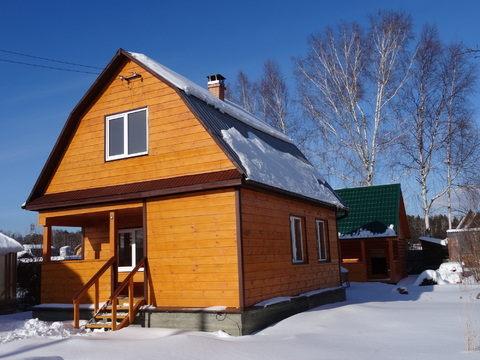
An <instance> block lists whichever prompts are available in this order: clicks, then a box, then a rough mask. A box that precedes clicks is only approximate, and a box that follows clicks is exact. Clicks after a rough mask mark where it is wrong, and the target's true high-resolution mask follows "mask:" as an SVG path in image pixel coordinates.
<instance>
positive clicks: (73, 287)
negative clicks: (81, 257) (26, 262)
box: [41, 260, 111, 304]
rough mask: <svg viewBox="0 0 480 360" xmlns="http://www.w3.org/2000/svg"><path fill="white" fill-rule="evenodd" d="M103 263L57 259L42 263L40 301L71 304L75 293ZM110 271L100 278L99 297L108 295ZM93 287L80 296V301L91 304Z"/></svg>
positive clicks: (100, 261)
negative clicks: (56, 260)
mask: <svg viewBox="0 0 480 360" xmlns="http://www.w3.org/2000/svg"><path fill="white" fill-rule="evenodd" d="M104 264H105V261H103V260H97V261H77V260H75V261H58V262H50V263H44V264H42V280H41V281H42V282H41V303H42V304H49V303H64V304H72V299H73V296H75V294H76V293H77V292H78V291H80V290H81V289H82V287H83V286H84V285H85V284H86V283H87V282H88V281H89V280H90V279H91V277H92V276H93V275H94V274H95V273H96V272H97V271H98V270H99V269H100V268H101V267H102V266H103V265H104ZM110 284H111V283H110V271H107V272H106V273H105V274H104V276H103V277H102V278H101V279H100V299H101V301H105V300H106V299H108V297H109V296H110ZM93 300H94V289H93V287H92V288H91V289H90V291H89V292H88V294H87V295H86V296H84V297H83V298H82V301H81V302H82V303H85V304H93Z"/></svg>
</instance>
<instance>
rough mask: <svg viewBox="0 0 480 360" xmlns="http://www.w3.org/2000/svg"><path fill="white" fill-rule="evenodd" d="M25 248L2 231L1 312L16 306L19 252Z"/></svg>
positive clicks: (0, 257)
mask: <svg viewBox="0 0 480 360" xmlns="http://www.w3.org/2000/svg"><path fill="white" fill-rule="evenodd" d="M22 250H23V247H22V245H20V243H19V242H18V241H16V240H15V239H12V238H11V237H9V236H7V235H4V234H2V233H0V269H1V271H0V314H5V313H9V312H12V311H14V310H15V307H16V289H17V252H20V251H22Z"/></svg>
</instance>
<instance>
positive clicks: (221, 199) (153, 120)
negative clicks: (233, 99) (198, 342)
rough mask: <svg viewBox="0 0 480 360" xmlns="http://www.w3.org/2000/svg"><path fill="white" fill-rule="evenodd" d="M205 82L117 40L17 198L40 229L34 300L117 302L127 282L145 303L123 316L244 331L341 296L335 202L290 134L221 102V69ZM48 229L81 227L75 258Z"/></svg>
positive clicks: (150, 323) (168, 324)
mask: <svg viewBox="0 0 480 360" xmlns="http://www.w3.org/2000/svg"><path fill="white" fill-rule="evenodd" d="M208 87H209V88H210V92H209V91H208V90H206V89H203V88H202V87H200V86H198V85H196V84H194V83H192V82H191V81H190V80H188V79H186V78H184V77H182V76H181V75H178V74H177V73H175V72H173V71H172V70H170V69H168V68H166V67H164V66H162V65H161V64H159V63H157V62H155V61H154V60H152V59H150V58H148V57H146V56H145V55H142V54H137V53H131V52H127V51H124V50H119V51H118V52H117V54H116V55H115V57H114V58H113V59H112V61H111V62H110V64H109V65H108V66H107V67H106V68H105V70H104V71H103V72H102V74H101V75H100V76H99V78H98V79H97V80H96V82H95V83H94V84H93V85H92V87H91V88H90V89H89V90H88V92H87V93H86V94H85V95H84V97H83V98H82V100H81V101H80V102H79V104H78V105H77V106H76V107H75V108H74V109H73V111H72V113H71V115H70V117H69V118H68V120H67V122H66V124H65V127H64V129H63V131H62V133H61V134H60V137H59V139H58V141H57V143H56V144H55V147H54V149H53V151H52V153H51V155H50V157H49V158H48V160H47V163H46V164H45V167H44V168H43V170H42V172H41V174H40V176H39V178H38V180H37V182H36V184H35V186H34V188H33V190H32V192H31V194H30V196H29V198H28V200H27V201H26V205H25V208H26V209H28V210H33V211H38V212H39V225H41V226H43V227H44V238H43V239H44V240H43V241H44V243H43V249H44V250H43V251H44V254H43V258H44V263H43V265H42V295H41V298H42V299H41V302H42V304H44V305H46V304H48V303H71V302H72V298H75V300H74V301H75V304H76V305H75V306H76V308H77V307H78V305H77V304H78V303H79V301H81V302H82V303H95V304H96V303H97V302H98V299H100V301H105V300H107V299H109V298H110V300H109V301H110V303H112V304H114V307H115V304H116V301H117V300H116V296H117V295H118V294H120V292H122V293H125V292H126V291H127V290H126V289H127V288H128V289H129V291H131V290H133V291H134V292H135V299H134V300H133V299H132V298H133V296H130V295H129V299H130V300H129V301H132V302H135V303H134V304H133V305H132V309H133V308H134V307H138V306H137V300H138V299H140V300H139V302H138V304H146V305H149V307H148V312H145V311H143V313H142V312H140V315H139V317H137V318H135V319H134V318H133V316H132V315H131V314H132V313H131V312H130V313H129V321H141V322H142V324H143V325H144V326H162V327H182V328H190V329H202V330H203V329H209V330H210V329H224V330H227V331H230V330H228V329H226V327H228V326H229V327H230V328H231V332H234V333H235V334H238V333H240V334H246V333H250V332H252V331H254V330H256V329H258V328H260V327H263V326H266V325H268V324H269V323H272V322H274V321H277V320H278V319H280V318H282V317H285V316H289V315H291V314H292V313H294V312H296V311H301V310H304V309H307V308H308V307H309V306H314V305H315V304H319V303H322V302H329V301H337V300H342V299H344V298H345V293H344V290H343V289H342V288H341V287H340V285H341V278H340V262H339V252H338V237H337V223H336V217H337V213H338V212H341V211H345V210H346V207H345V205H344V204H343V202H342V201H341V200H340V199H339V198H338V197H337V195H336V193H335V192H334V191H333V190H332V189H331V187H330V186H329V185H328V183H327V182H326V181H325V180H324V179H323V178H322V177H321V175H319V174H318V173H317V172H316V170H315V169H314V168H313V166H312V165H311V164H310V162H309V161H308V160H307V159H306V158H305V156H304V155H303V154H302V153H301V152H300V151H299V150H298V148H297V147H296V146H295V145H294V144H293V143H292V141H291V140H290V139H289V138H288V137H286V136H285V135H284V134H282V133H280V132H279V131H277V130H275V129H274V128H272V127H270V126H268V125H267V124H265V123H264V122H262V121H260V120H258V119H256V118H254V117H253V116H252V115H251V114H249V113H247V112H245V111H244V110H242V109H241V108H239V107H238V106H236V105H235V104H233V103H230V102H228V101H224V99H223V94H224V90H225V87H224V78H223V77H222V76H220V75H214V76H210V77H209V83H208ZM53 226H75V227H81V228H82V229H83V234H84V239H83V244H82V246H81V249H82V250H81V251H82V255H81V260H72V261H51V254H50V253H49V251H50V250H49V249H51V233H52V227H53ZM122 281H124V282H123V283H122ZM132 282H133V285H130V284H132ZM97 283H100V285H99V286H95V284H97ZM125 284H128V285H125ZM95 289H97V290H95ZM138 290H140V291H138ZM316 290H324V292H323V293H322V294H317V295H312V293H311V292H312V291H316ZM302 294H303V295H302ZM305 294H307V295H305ZM299 295H302V296H301V297H298V298H296V301H295V302H289V301H287V302H285V301H284V303H283V304H280V305H278V306H276V307H275V306H272V307H267V308H260V307H255V305H256V304H258V303H259V302H262V301H265V300H267V299H272V298H277V299H284V300H285V299H287V300H288V299H289V297H293V296H299ZM315 299H317V300H315ZM219 309H220V310H219ZM262 309H263V310H262ZM274 309H277V310H274ZM205 311H207V312H208V313H209V314H210V313H213V316H207V315H205ZM252 311H254V313H252ZM218 313H221V314H229V315H228V319H229V320H228V321H224V320H225V316H223V315H221V314H220V315H218ZM75 314H77V311H75ZM249 314H250V315H251V316H250V315H249ZM252 314H253V315H252ZM262 314H263V315H262ZM217 315H218V316H217ZM99 316H100V315H99ZM111 316H113V315H111ZM111 316H110V317H111ZM167 317H169V319H170V320H168V319H167ZM179 319H181V320H179ZM192 319H193V320H192ZM232 319H233V321H230V320H232ZM252 319H253V320H252Z"/></svg>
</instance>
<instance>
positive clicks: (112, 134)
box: [105, 108, 148, 161]
mask: <svg viewBox="0 0 480 360" xmlns="http://www.w3.org/2000/svg"><path fill="white" fill-rule="evenodd" d="M105 128H106V141H105V158H106V160H107V161H110V160H117V159H123V158H128V157H133V156H138V155H145V154H148V111H147V108H143V109H137V110H131V111H127V112H124V113H120V114H115V115H110V116H107V117H106V118H105Z"/></svg>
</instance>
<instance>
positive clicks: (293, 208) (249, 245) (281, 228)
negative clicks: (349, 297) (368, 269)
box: [241, 190, 340, 306]
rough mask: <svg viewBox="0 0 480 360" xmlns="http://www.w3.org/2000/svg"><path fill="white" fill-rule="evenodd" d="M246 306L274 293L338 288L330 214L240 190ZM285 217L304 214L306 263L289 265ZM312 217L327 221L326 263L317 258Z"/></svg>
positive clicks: (335, 243) (333, 222)
mask: <svg viewBox="0 0 480 360" xmlns="http://www.w3.org/2000/svg"><path fill="white" fill-rule="evenodd" d="M241 204H242V244H243V259H244V284H245V285H244V292H245V306H252V305H254V304H256V303H258V302H260V301H262V300H266V299H270V298H274V297H277V296H295V295H298V294H301V293H304V292H308V291H313V290H318V289H323V288H329V287H336V286H340V275H339V263H338V241H337V227H336V219H335V215H336V214H335V212H334V211H332V210H327V209H323V208H320V207H317V206H313V205H307V204H304V203H301V202H296V201H292V200H287V199H283V198H279V197H274V196H271V195H267V194H264V193H260V192H254V191H250V190H242V191H241ZM290 215H297V216H302V217H305V226H306V243H307V257H308V260H307V263H306V264H292V249H291V239H290ZM315 219H323V220H326V221H327V223H328V234H329V248H330V258H331V261H330V262H327V263H319V262H318V260H317V244H316V228H315Z"/></svg>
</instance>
